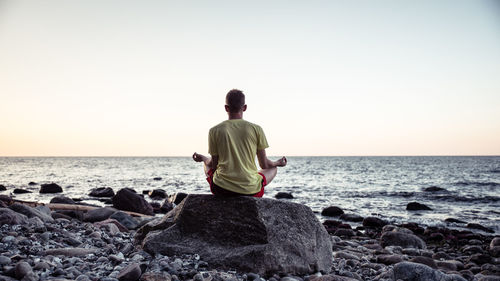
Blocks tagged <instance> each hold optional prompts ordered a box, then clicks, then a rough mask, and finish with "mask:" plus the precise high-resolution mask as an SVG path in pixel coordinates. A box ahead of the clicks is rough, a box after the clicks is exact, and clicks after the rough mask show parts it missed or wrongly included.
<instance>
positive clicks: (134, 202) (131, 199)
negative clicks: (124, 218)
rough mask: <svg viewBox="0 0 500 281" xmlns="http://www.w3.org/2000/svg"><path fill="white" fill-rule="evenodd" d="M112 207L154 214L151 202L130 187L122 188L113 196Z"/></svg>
mask: <svg viewBox="0 0 500 281" xmlns="http://www.w3.org/2000/svg"><path fill="white" fill-rule="evenodd" d="M113 207H115V208H116V209H118V210H123V211H130V212H136V213H141V214H146V215H154V212H153V207H152V206H151V204H149V203H148V202H147V201H146V199H144V198H143V197H142V196H140V195H139V194H137V193H135V192H134V191H133V190H132V189H130V188H122V189H120V190H119V191H118V192H117V193H116V195H115V196H113Z"/></svg>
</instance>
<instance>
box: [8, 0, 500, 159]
mask: <svg viewBox="0 0 500 281" xmlns="http://www.w3.org/2000/svg"><path fill="white" fill-rule="evenodd" d="M233 88H238V89H241V90H243V92H244V93H245V94H246V102H247V105H248V110H247V111H246V112H245V113H244V119H246V120H248V121H250V122H253V123H257V124H259V125H260V126H262V128H263V129H264V131H265V133H266V136H267V139H268V142H269V144H270V147H269V148H268V149H267V154H268V155H274V156H281V155H285V156H322V155H325V156H330V155H331V156H337V155H338V156H348V155H500V1H494V0H490V1H486V0H479V1H468V0H466V1H464V0H450V1H445V0H424V1H405V0H402V1H401V0H394V1H389V0H381V1H370V0H367V1H359V0H354V1H350V0H345V1H335V0H326V1H318V0H311V1H293V0H287V1H279V0H277V1H261V0H256V1H239V0H228V1H220V0H213V1H196V0H193V1H169V0H166V1H151V0H145V1H125V0H117V1H114V0H74V1H66V0H44V1H37V0H32V1H26V0H0V156H189V155H191V154H192V153H193V152H195V151H196V152H199V153H206V152H207V150H208V144H207V143H208V140H207V138H208V130H209V129H210V128H211V127H212V126H214V125H216V124H218V123H219V122H222V121H223V120H225V119H227V115H226V112H225V111H224V98H225V94H226V93H227V92H228V91H229V90H230V89H233Z"/></svg>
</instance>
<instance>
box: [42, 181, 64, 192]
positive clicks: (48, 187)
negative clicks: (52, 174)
mask: <svg viewBox="0 0 500 281" xmlns="http://www.w3.org/2000/svg"><path fill="white" fill-rule="evenodd" d="M59 192H63V190H62V187H60V186H59V185H58V184H55V183H48V184H42V185H41V186H40V193H59Z"/></svg>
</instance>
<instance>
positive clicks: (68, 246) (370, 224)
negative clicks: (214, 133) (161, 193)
mask: <svg viewBox="0 0 500 281" xmlns="http://www.w3.org/2000/svg"><path fill="white" fill-rule="evenodd" d="M3 199H5V198H3ZM177 203H179V202H177ZM6 207H9V208H1V209H0V210H1V211H2V212H3V213H5V212H7V211H5V210H6V209H8V210H11V209H12V205H11V206H6ZM17 208H19V209H16V210H18V211H19V212H21V213H24V214H29V216H30V218H27V217H26V218H25V221H24V223H14V224H3V225H2V226H1V227H0V233H1V237H2V239H1V241H0V264H1V265H2V267H1V268H2V270H1V271H0V275H1V276H0V277H1V278H4V279H3V280H15V278H17V279H22V278H24V279H23V280H49V279H59V280H63V279H73V280H78V281H87V280H105V281H114V280H128V279H124V278H125V277H123V274H136V275H137V274H139V276H144V278H145V277H147V276H149V277H151V276H156V278H160V279H154V280H174V281H178V280H195V281H209V280H221V281H222V280H224V281H229V280H233V281H234V280H244V281H250V280H251V281H253V280H256V281H257V280H261V278H264V277H262V276H256V274H254V273H251V272H236V271H234V270H231V269H224V270H220V269H219V270H217V269H213V268H211V267H210V265H209V264H208V263H206V262H204V261H203V257H199V256H198V255H196V254H193V255H189V256H181V257H167V256H161V255H157V256H155V257H153V256H151V255H149V254H148V253H146V252H144V251H142V250H140V249H138V248H137V247H136V246H135V245H134V241H133V239H134V238H133V237H134V234H135V232H136V230H137V229H138V227H139V225H140V224H143V223H145V222H147V221H148V220H150V218H147V219H137V218H134V220H135V221H136V222H137V225H135V226H134V227H132V228H131V229H128V228H127V227H124V225H126V224H127V223H126V220H125V219H124V221H123V222H120V221H117V219H110V217H119V216H117V215H115V213H117V212H119V211H112V212H110V213H109V214H108V215H107V216H101V215H102V213H105V211H106V210H109V209H110V208H109V207H107V208H99V209H97V212H94V214H93V216H97V217H95V218H91V217H89V216H88V214H85V215H83V214H80V215H81V216H80V218H85V219H83V220H82V219H80V218H79V215H78V214H77V212H74V211H67V210H66V211H50V210H48V208H46V207H43V206H42V207H38V208H30V207H28V208H29V209H22V208H21V207H17ZM34 210H37V211H36V212H35V211H34ZM11 211H12V210H11ZM19 212H14V211H12V213H14V214H12V213H10V215H11V218H12V217H22V216H25V215H21V213H19ZM88 213H90V211H89V212H88ZM120 213H123V212H120ZM71 215H73V216H74V217H72V216H71ZM123 217H126V218H127V219H130V218H129V217H127V216H123ZM0 218H5V217H4V215H0ZM141 221H142V223H141ZM321 223H322V224H323V225H324V226H325V228H326V229H327V231H328V232H329V233H330V235H331V239H332V242H333V245H334V246H333V251H334V255H333V262H332V272H331V273H330V274H328V275H325V274H321V273H316V274H312V275H308V276H286V275H283V276H278V275H276V276H270V277H269V276H266V277H265V278H264V279H265V280H270V281H294V280H295V281H312V280H314V279H317V278H326V277H327V276H328V277H329V278H333V277H332V276H338V278H341V277H342V278H351V279H333V280H395V279H391V278H392V277H394V276H395V275H394V274H397V267H396V265H397V264H400V265H405V263H404V262H410V265H411V266H419V265H422V264H425V266H427V267H428V268H427V267H426V270H433V271H439V272H442V273H446V274H458V275H460V276H461V277H462V278H465V280H481V278H485V277H484V276H496V277H497V278H500V259H499V253H500V251H499V249H500V248H499V246H492V245H493V242H492V241H494V240H495V241H497V240H498V242H500V238H498V237H499V236H498V235H491V234H490V235H488V234H482V233H479V231H476V232H474V231H471V230H454V229H450V228H438V227H425V228H424V227H422V226H419V225H418V224H416V223H412V222H407V223H404V224H401V225H391V224H388V223H387V222H384V221H382V220H380V219H379V218H376V217H366V218H364V220H363V222H362V225H363V227H362V228H360V227H356V228H353V227H351V225H350V224H349V223H346V221H340V220H333V219H330V220H325V221H322V222H321ZM387 233H391V234H392V233H400V234H398V235H402V236H403V237H405V239H403V240H404V241H413V240H412V239H414V238H413V237H414V236H415V237H418V239H420V240H422V241H423V242H415V243H416V244H411V243H410V244H411V247H408V245H398V243H399V244H400V243H401V242H398V241H397V239H396V240H394V241H392V242H391V240H390V239H387V236H388V235H387ZM384 235H385V236H384ZM405 235H406V236H405ZM495 238H496V239H495ZM416 241H419V240H416ZM404 243H407V242H404ZM421 243H424V244H423V245H424V246H422V244H421ZM495 243H496V242H495ZM490 244H492V245H490ZM54 249H59V251H58V250H54ZM61 249H63V250H61ZM18 267H24V270H25V272H24V273H19V271H20V270H21V269H19V268H18ZM429 268H430V269H429ZM138 272H140V273H138ZM19 274H24V275H23V277H22V278H18V277H19V276H20V275H19ZM2 276H6V277H2ZM391 276H392V277H391ZM7 278H12V279H7ZM127 278H128V277H127ZM290 278H291V279H290ZM335 278H337V277H335ZM132 279H133V278H132ZM138 279H139V277H137V279H134V280H138ZM141 280H150V279H141ZM321 280H322V279H321ZM327 280H331V279H327ZM484 280H496V279H484ZM318 281H319V280H318Z"/></svg>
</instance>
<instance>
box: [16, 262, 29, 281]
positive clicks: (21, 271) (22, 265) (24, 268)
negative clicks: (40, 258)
mask: <svg viewBox="0 0 500 281" xmlns="http://www.w3.org/2000/svg"><path fill="white" fill-rule="evenodd" d="M30 272H33V270H32V269H31V266H30V264H29V263H27V262H24V261H21V262H18V263H17V264H16V268H15V276H16V278H17V279H22V278H23V277H24V276H25V275H27V274H28V273H30Z"/></svg>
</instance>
